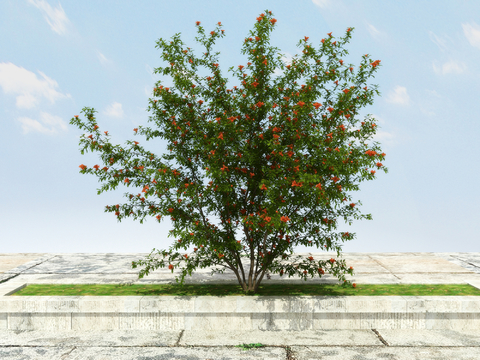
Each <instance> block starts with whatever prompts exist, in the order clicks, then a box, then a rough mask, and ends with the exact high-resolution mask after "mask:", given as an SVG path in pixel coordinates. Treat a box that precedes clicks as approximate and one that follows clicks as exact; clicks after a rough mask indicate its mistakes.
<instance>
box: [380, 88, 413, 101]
mask: <svg viewBox="0 0 480 360" xmlns="http://www.w3.org/2000/svg"><path fill="white" fill-rule="evenodd" d="M385 101H386V102H389V103H393V104H399V105H407V104H408V103H409V102H410V97H409V96H408V94H407V88H405V87H403V86H396V87H395V89H394V90H393V93H392V92H390V94H389V96H388V98H386V99H385Z"/></svg>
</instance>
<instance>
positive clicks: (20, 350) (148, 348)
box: [0, 330, 480, 360]
mask: <svg viewBox="0 0 480 360" xmlns="http://www.w3.org/2000/svg"><path fill="white" fill-rule="evenodd" d="M0 339H1V340H0V357H1V358H2V359H3V358H5V359H12V360H19V359H24V360H34V359H63V360H70V359H95V360H97V359H116V360H124V359H125V360H127V359H128V360H130V359H142V360H143V359H290V360H292V359H297V360H303V359H332V360H333V359H335V360H340V359H352V360H357V359H372V360H373V359H383V358H385V359H398V360H407V359H408V360H410V359H419V360H420V359H422V360H424V359H425V360H430V359H431V360H433V359H435V360H439V359H459V360H467V359H469V360H478V359H480V330H476V331H469V332H458V331H451V330H441V331H440V330H323V331H301V332H298V331H275V332H269V331H260V330H258V331H252V332H244V331H243V332H242V331H236V332H215V331H206V332H202V333H198V332H189V331H180V332H151V331H134V332H132V331H102V332H99V331H91V332H73V331H72V332H62V333H59V332H43V331H0ZM242 344H245V345H249V346H245V347H244V348H241V347H235V346H237V345H242ZM250 344H261V346H262V347H258V348H255V347H252V345H250Z"/></svg>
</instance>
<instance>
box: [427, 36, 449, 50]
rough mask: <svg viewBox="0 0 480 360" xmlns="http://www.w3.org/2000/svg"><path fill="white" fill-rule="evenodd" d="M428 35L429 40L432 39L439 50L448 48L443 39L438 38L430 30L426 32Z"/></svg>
mask: <svg viewBox="0 0 480 360" xmlns="http://www.w3.org/2000/svg"><path fill="white" fill-rule="evenodd" d="M428 36H429V37H430V40H432V42H434V43H435V44H436V45H437V46H438V48H439V49H440V51H442V52H445V50H448V46H447V45H446V44H445V40H444V39H442V38H439V37H438V36H437V35H435V34H434V33H433V32H432V31H429V32H428Z"/></svg>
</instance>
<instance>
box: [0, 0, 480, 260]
mask: <svg viewBox="0 0 480 360" xmlns="http://www.w3.org/2000/svg"><path fill="white" fill-rule="evenodd" d="M293 4H295V5H293ZM265 9H268V10H271V11H272V12H273V14H274V16H275V18H276V19H277V23H276V27H275V30H274V31H273V33H272V34H271V41H270V43H271V45H273V46H276V47H278V48H279V49H280V50H281V53H283V54H285V61H286V62H288V61H289V59H291V57H292V56H293V55H295V54H297V53H300V52H301V50H300V49H299V48H297V47H296V44H297V43H298V41H299V40H300V39H303V38H304V36H308V37H309V38H310V39H309V41H311V42H312V43H313V44H314V45H315V46H316V47H318V46H319V44H320V41H321V39H322V38H325V37H326V36H327V33H329V32H332V36H333V37H334V38H337V39H338V38H340V37H344V36H345V31H346V29H347V28H348V27H354V28H355V30H354V31H353V35H352V38H351V39H350V43H348V44H346V45H345V46H344V48H345V49H346V50H347V51H348V52H349V55H347V56H346V57H344V61H345V62H347V63H352V64H354V65H355V67H356V68H358V66H359V65H360V63H361V60H362V55H364V54H369V55H370V57H371V58H372V59H374V60H377V59H378V60H381V66H380V67H379V70H378V71H377V72H376V73H375V77H371V78H369V79H368V80H367V84H369V85H370V84H372V85H373V84H375V85H378V86H379V88H378V90H379V91H380V93H381V96H377V95H375V97H374V104H373V105H368V106H367V107H364V108H362V109H361V110H360V113H359V115H357V116H356V118H357V119H360V120H362V119H364V118H365V117H366V115H367V114H371V115H372V117H373V118H375V119H376V124H377V125H378V129H377V134H376V135H375V136H374V137H373V139H372V140H370V141H369V142H368V143H369V144H373V142H374V141H376V142H379V143H380V147H381V149H382V151H383V152H385V153H386V157H385V161H382V162H383V164H384V165H385V166H386V167H387V168H388V170H389V172H388V174H386V173H384V172H383V171H377V173H376V174H375V177H376V179H375V180H372V181H363V182H361V183H357V184H358V185H359V187H360V190H359V191H355V192H350V193H349V195H351V197H352V201H354V202H357V201H358V200H360V201H361V203H362V205H361V206H359V209H360V211H361V213H362V214H372V217H373V220H355V219H352V225H349V224H348V223H345V222H344V220H343V218H341V217H340V218H339V219H338V228H337V231H349V232H350V233H355V234H356V238H355V239H353V240H350V241H346V242H344V243H343V248H342V249H343V252H475V251H479V243H480V235H479V232H480V231H479V230H480V221H479V218H480V210H479V206H478V204H477V201H478V200H479V198H480V196H479V195H480V191H479V187H478V186H475V183H477V182H478V178H479V171H478V165H479V160H478V146H477V145H476V144H477V141H478V138H479V136H480V121H479V120H480V119H479V113H478V94H479V93H480V85H479V84H480V68H479V67H478V64H479V63H480V2H478V1H461V0H457V1H442V0H436V1H412V0H410V1H382V0H376V1H372V0H369V1H357V0H352V1H347V0H335V1H333V0H331V1H328V0H313V1H312V0H301V1H300V0H299V1H295V2H292V1H278V0H277V1H259V0H256V1H250V0H249V1H225V0H223V1H182V0H178V1H149V0H142V1H126V0H124V1H121V2H119V1H112V0H102V1H91V0H85V1H60V2H59V1H39V0H3V1H1V2H0V33H1V34H2V40H1V42H0V127H1V132H2V134H4V135H3V136H4V140H3V141H1V142H0V154H1V156H0V239H1V242H0V245H1V247H0V252H2V253H25V252H60V253H78V252H83V253H96V252H112V253H127V252H145V253H149V252H150V251H151V250H152V249H153V248H156V249H168V248H169V247H170V245H172V244H173V243H174V242H175V241H176V237H172V236H171V237H168V235H169V230H171V229H173V222H172V221H171V220H170V218H169V217H165V218H164V219H163V220H162V222H160V223H158V222H157V220H156V219H155V218H154V217H153V216H152V217H147V218H146V221H144V223H143V224H140V222H139V221H134V220H133V218H127V219H124V220H122V222H118V220H117V218H116V216H115V215H114V214H113V213H105V212H104V209H105V206H106V205H113V204H125V203H128V200H127V198H126V197H124V195H123V194H124V193H127V192H128V193H133V194H136V193H140V192H141V188H140V187H139V188H138V191H137V192H134V189H133V188H132V187H129V188H127V187H126V186H123V185H120V186H119V187H118V188H117V189H116V190H113V191H108V192H104V193H102V194H100V195H97V189H99V188H100V187H101V186H102V183H100V182H99V179H98V178H97V177H96V176H94V175H89V174H81V173H80V168H79V165H80V164H85V165H87V166H88V167H92V166H93V165H95V164H99V165H100V166H101V167H103V166H104V164H103V163H102V162H101V158H100V153H97V152H93V153H92V152H88V153H85V155H81V153H80V146H79V140H80V136H81V135H82V134H84V133H85V132H84V131H83V130H81V129H79V128H78V127H76V126H73V125H70V124H69V122H70V119H71V118H72V117H73V116H74V115H81V114H80V111H81V110H82V108H84V107H93V108H95V109H96V110H97V111H98V113H97V114H96V115H97V122H98V125H99V126H100V130H101V131H102V134H103V131H108V132H109V134H110V135H111V137H110V142H111V143H112V144H113V145H121V146H125V145H126V143H125V141H126V140H135V141H139V142H140V143H141V145H142V146H144V147H145V148H147V149H149V150H151V151H152V152H154V153H155V154H157V155H161V154H165V153H166V152H167V151H168V150H167V142H166V141H164V140H161V139H159V138H157V139H153V140H150V141H148V142H147V141H146V138H145V137H144V136H138V135H137V136H134V132H133V129H134V128H136V127H138V126H140V125H142V126H149V127H153V128H155V125H154V124H152V123H151V122H148V121H147V120H148V117H149V116H150V115H151V114H150V113H149V112H147V110H146V108H147V106H148V99H149V98H151V97H152V89H153V87H154V85H155V82H156V81H158V80H162V81H163V84H164V85H165V86H171V85H172V81H171V79H170V78H169V77H166V76H165V77H164V76H160V75H156V74H153V69H154V68H157V67H160V66H165V65H166V64H165V63H164V62H163V60H162V59H161V58H160V55H161V53H160V50H159V49H157V48H155V46H156V41H157V40H158V39H159V38H163V39H165V40H168V39H170V38H171V37H172V36H173V35H174V34H175V33H181V39H182V40H183V42H184V43H185V44H186V46H188V47H191V48H192V49H194V51H196V53H197V54H198V53H199V52H200V51H202V50H203V48H202V46H201V45H200V44H199V43H197V42H196V41H195V39H194V38H195V36H197V34H196V26H195V22H196V21H201V23H202V26H204V27H205V29H206V31H208V32H209V31H211V30H214V29H215V25H216V24H217V22H219V21H221V22H222V25H223V29H224V30H225V34H226V36H225V37H224V38H223V39H218V40H217V42H216V45H215V48H214V50H215V51H220V53H221V55H220V57H219V63H220V68H221V69H222V71H223V74H227V69H228V68H229V67H230V66H237V65H240V64H245V63H246V56H244V55H242V54H241V52H240V49H241V47H242V44H243V39H244V38H245V37H247V36H248V35H249V31H250V30H252V28H253V25H254V23H255V21H256V20H255V19H256V17H258V16H259V14H260V13H262V12H263V11H264V10H265ZM232 79H233V78H232ZM235 81H237V80H234V81H233V83H231V85H232V86H233V85H237V83H236V82H235ZM319 100H321V99H319ZM320 102H321V101H320ZM81 116H82V115H81ZM87 135H88V133H87ZM472 182H473V184H472ZM210 218H211V219H213V221H214V223H215V224H217V225H219V222H218V217H214V216H210ZM239 234H240V233H239ZM242 235H243V234H242ZM239 239H241V237H239ZM295 251H296V252H303V251H307V252H320V251H321V250H320V249H317V248H312V247H303V246H299V247H296V248H295Z"/></svg>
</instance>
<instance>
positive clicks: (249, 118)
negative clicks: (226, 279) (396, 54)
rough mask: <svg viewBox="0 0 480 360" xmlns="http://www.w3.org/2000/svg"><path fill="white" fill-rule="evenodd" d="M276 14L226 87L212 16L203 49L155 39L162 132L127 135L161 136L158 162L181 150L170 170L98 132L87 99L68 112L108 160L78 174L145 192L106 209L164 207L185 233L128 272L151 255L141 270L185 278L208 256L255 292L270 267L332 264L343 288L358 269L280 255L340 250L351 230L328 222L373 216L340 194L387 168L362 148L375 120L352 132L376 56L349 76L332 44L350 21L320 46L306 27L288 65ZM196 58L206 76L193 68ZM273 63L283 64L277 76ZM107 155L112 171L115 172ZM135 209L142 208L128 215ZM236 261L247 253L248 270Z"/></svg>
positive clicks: (154, 211)
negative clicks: (278, 44)
mask: <svg viewBox="0 0 480 360" xmlns="http://www.w3.org/2000/svg"><path fill="white" fill-rule="evenodd" d="M275 22H276V19H274V18H273V17H272V14H271V12H269V11H268V10H267V11H266V12H265V14H261V15H260V17H258V18H257V22H256V23H255V26H254V30H253V31H251V32H250V35H251V36H250V37H248V38H246V39H245V42H244V44H243V48H242V53H243V54H247V56H248V59H249V61H248V63H247V65H246V66H243V65H239V66H238V67H237V68H234V67H231V68H229V71H230V72H232V73H233V75H234V76H235V77H236V78H237V79H238V80H239V81H240V84H241V85H239V86H233V88H231V89H228V86H227V85H226V84H227V83H228V79H227V78H225V77H222V73H221V71H220V67H219V64H218V62H217V61H218V58H217V55H218V54H219V53H216V54H212V46H213V44H214V42H215V40H216V39H217V38H221V37H223V36H225V34H224V30H221V23H218V26H217V27H216V29H215V30H214V31H212V32H210V33H209V34H208V35H207V34H206V33H205V30H204V29H203V27H202V26H200V22H197V24H196V25H197V27H198V34H199V37H197V38H196V40H197V41H198V42H200V43H201V44H203V45H204V46H205V49H206V51H205V52H204V53H203V55H202V56H201V57H196V56H195V55H194V53H193V51H192V50H191V49H190V48H187V47H186V46H185V45H184V44H183V42H182V41H181V40H180V34H176V35H175V36H173V38H172V41H170V42H166V41H164V40H162V39H159V41H158V42H157V47H158V48H160V49H161V50H162V58H163V60H165V61H166V62H167V63H168V65H167V66H166V67H164V68H162V67H160V68H157V69H155V73H161V74H164V75H170V76H172V78H173V80H174V84H175V85H174V87H172V88H168V87H164V86H163V85H161V81H159V82H157V83H156V87H155V88H154V89H153V95H154V96H155V97H157V98H159V100H157V99H150V106H149V107H148V111H151V112H152V113H153V116H152V117H150V118H149V121H152V122H154V123H156V124H157V126H158V128H159V129H160V130H152V129H150V128H148V127H145V128H144V127H142V126H139V128H135V129H134V131H135V134H137V133H139V134H142V135H145V136H146V139H147V141H148V140H149V139H152V138H156V137H162V138H164V139H167V140H168V142H169V146H168V150H169V151H170V152H174V154H168V155H163V159H164V160H172V159H176V161H177V163H178V164H179V165H180V167H179V168H172V166H170V165H167V164H165V163H164V162H162V160H161V159H160V158H158V157H157V156H156V155H154V154H153V153H151V152H149V151H146V150H145V149H144V148H143V147H142V146H140V145H139V143H138V142H137V141H127V143H128V144H130V145H131V147H130V149H128V150H124V149H123V148H119V146H118V145H117V146H112V145H111V144H110V143H108V141H104V140H103V141H102V140H101V139H100V134H99V131H98V125H97V124H96V122H95V117H94V112H95V110H94V109H91V108H84V109H83V110H82V112H83V113H85V115H86V117H87V119H88V122H89V124H88V125H85V124H83V123H82V122H81V121H80V120H79V119H78V116H75V118H72V121H71V122H70V123H71V124H75V125H77V126H79V127H80V128H83V129H86V130H88V131H92V132H93V133H94V134H93V135H90V136H88V137H86V138H85V136H83V139H81V141H80V144H82V143H83V144H84V147H83V150H82V151H81V153H82V154H83V153H84V150H86V149H87V148H88V147H90V150H91V151H93V150H96V151H99V152H101V153H102V160H103V161H104V163H105V164H106V165H108V164H109V165H110V166H111V167H112V168H111V169H109V168H108V167H104V168H103V169H100V167H99V166H98V165H95V166H94V167H93V168H91V169H88V168H87V167H86V166H85V165H81V166H80V167H81V169H82V170H81V171H80V172H81V173H89V174H95V175H97V176H98V177H99V178H100V180H102V181H104V180H107V179H110V180H109V181H108V183H106V184H104V185H103V186H102V188H101V190H99V191H98V194H100V193H101V192H103V191H106V190H109V189H115V188H116V187H117V186H118V184H119V183H120V182H123V184H125V185H127V186H130V185H135V186H140V187H143V190H142V192H143V193H144V195H143V196H142V194H138V195H134V194H125V195H126V196H128V197H129V198H130V204H124V205H121V206H120V205H119V204H117V205H113V206H107V207H106V210H105V211H106V212H107V211H108V212H115V215H116V216H117V218H118V219H119V221H121V219H122V218H124V217H128V216H131V215H133V216H134V218H135V220H136V219H137V218H141V220H140V222H141V223H143V219H144V218H145V216H147V215H149V216H155V218H156V219H157V220H158V221H160V220H161V218H162V216H171V219H172V221H173V222H174V224H175V226H174V230H171V231H170V233H171V234H169V236H179V237H180V239H178V240H177V242H176V243H174V245H172V247H171V248H170V251H168V252H167V251H165V250H163V251H158V255H161V256H163V259H162V258H161V259H158V258H156V257H153V256H152V254H153V252H154V251H155V249H153V251H152V253H150V255H149V256H147V258H146V260H139V261H138V262H132V268H136V267H137V266H139V265H146V268H145V269H143V270H141V271H140V273H139V278H142V277H143V276H144V275H148V274H149V271H150V270H155V269H157V268H158V267H164V266H166V264H167V263H168V264H169V265H168V267H169V269H171V271H172V273H173V270H174V269H175V268H177V267H179V266H180V263H181V262H185V263H186V268H182V269H181V270H182V273H181V281H180V285H183V283H184V278H185V276H186V274H187V273H188V275H191V273H192V270H195V269H196V268H197V267H198V266H200V268H205V267H210V266H212V265H221V266H222V265H223V266H224V269H213V270H212V274H213V273H215V272H220V273H223V272H224V270H225V268H228V269H231V270H232V271H233V272H234V273H235V275H236V277H237V279H238V282H239V284H240V285H241V286H242V288H243V289H244V291H245V292H254V293H255V292H256V291H257V289H258V286H259V285H260V282H261V281H262V278H263V276H264V275H265V273H266V272H267V271H270V272H271V273H279V274H280V275H281V276H283V274H288V276H289V277H291V276H294V275H298V276H300V277H301V278H302V279H304V280H305V281H306V280H307V277H308V275H310V276H311V277H312V278H313V277H314V276H315V275H316V274H318V275H319V276H320V277H321V276H322V275H324V274H325V272H328V273H330V274H333V275H334V276H336V277H338V278H339V279H340V280H343V286H347V285H351V283H350V282H349V281H347V280H345V277H344V274H345V273H349V274H351V275H353V268H352V267H350V268H349V269H348V270H347V268H346V265H345V260H338V261H337V260H335V259H333V258H332V259H330V260H327V261H324V260H319V261H314V259H313V257H309V258H307V259H304V258H302V256H298V257H297V258H296V259H295V260H298V262H292V261H289V259H290V257H291V255H292V252H293V247H294V246H295V245H298V244H301V245H305V246H316V247H317V248H321V249H323V248H325V249H326V250H330V249H335V250H336V252H337V256H340V250H341V246H340V245H339V244H338V242H339V241H346V240H352V239H353V238H354V235H355V234H351V233H348V232H345V233H338V234H336V233H330V231H331V230H335V229H336V220H337V216H343V217H344V219H345V221H349V224H350V225H351V222H350V218H349V216H353V217H354V218H355V219H361V218H365V219H369V220H372V217H371V215H370V214H368V215H366V216H365V215H357V213H356V212H358V211H356V210H357V208H356V205H357V204H355V203H352V202H350V201H351V198H350V197H349V196H348V195H347V194H346V192H347V191H349V190H358V186H357V185H355V184H354V183H355V181H356V180H359V181H362V180H365V179H366V180H373V179H374V174H375V170H371V171H368V167H370V166H375V167H376V168H378V169H380V168H383V169H384V171H385V172H388V169H386V168H384V167H383V165H382V164H381V163H380V162H378V161H379V160H381V159H383V158H384V157H385V154H384V153H382V154H379V153H380V152H381V150H380V149H379V148H378V147H377V146H375V147H373V148H372V149H367V144H366V143H364V142H365V141H366V140H367V139H368V137H369V136H371V135H373V134H375V128H376V124H375V123H374V122H373V120H375V119H371V118H369V119H365V121H364V122H361V126H360V127H359V128H358V129H356V128H355V125H356V123H357V120H355V119H354V116H355V115H356V114H357V113H358V109H359V108H361V107H362V106H364V105H365V104H367V103H368V104H372V103H373V100H372V99H373V93H374V92H376V93H377V95H379V92H378V91H377V90H376V89H375V88H374V90H367V86H365V87H363V88H362V86H363V85H364V84H365V81H366V80H365V79H366V77H367V76H368V75H372V73H373V72H374V71H375V68H376V67H378V65H379V62H380V60H377V61H374V62H371V60H369V59H368V55H364V56H363V60H362V65H361V66H360V69H359V71H358V72H357V76H356V77H355V76H354V72H353V65H350V66H347V65H343V60H342V59H341V58H340V57H341V56H343V55H345V54H348V52H347V51H346V50H342V49H341V45H344V44H345V43H346V42H348V40H349V39H350V37H351V32H352V30H353V28H349V29H347V32H346V36H345V38H343V39H341V40H338V41H333V42H332V40H333V37H332V35H331V34H332V33H329V34H328V37H327V38H326V39H322V41H321V44H320V46H319V49H316V48H314V47H313V45H311V44H309V43H308V42H307V40H308V37H305V38H304V39H302V40H300V41H299V43H298V46H299V47H300V48H301V49H302V53H303V54H302V55H301V56H295V57H294V58H293V60H292V63H291V65H285V64H284V62H283V61H282V55H281V54H279V53H278V49H277V48H274V47H270V46H269V33H270V32H271V31H272V30H273V28H274V26H275ZM327 55H328V59H327V60H326V61H323V62H322V61H321V58H322V56H327ZM200 67H205V68H206V69H207V70H210V71H211V73H212V75H211V76H206V77H200V76H198V75H197V73H198V70H199V68H200ZM275 69H281V70H282V71H283V74H282V75H281V76H277V77H276V78H273V76H272V75H273V73H274V71H275ZM348 81H350V84H353V85H351V86H349V85H348ZM328 83H332V84H335V86H334V88H333V91H332V90H329V89H326V87H325V85H326V84H328ZM300 84H302V85H300ZM337 89H340V91H339V92H338V94H337V95H336V96H335V94H334V93H335V90H337ZM322 96H323V97H324V100H323V101H322V103H320V101H321V100H318V99H319V98H320V97H322ZM105 134H106V135H107V136H108V132H105ZM88 139H90V140H88ZM355 140H358V142H359V144H358V146H356V145H355V144H354V142H355ZM116 164H118V167H119V169H114V168H113V166H114V165H116ZM202 169H204V170H206V175H208V176H209V177H210V179H211V181H209V182H208V185H204V182H203V180H204V177H203V176H202V171H201V170H202ZM357 174H359V175H358V176H357V177H356V178H354V177H353V176H354V175H357ZM206 181H208V177H206ZM347 199H348V201H347ZM344 202H346V204H345V205H343V203H344ZM358 204H361V202H360V201H358ZM134 207H137V208H140V209H137V211H136V212H135V211H134V210H133V209H134ZM334 207H335V209H334ZM337 208H339V210H338V211H335V210H336V209H337ZM209 213H214V214H219V217H220V219H221V223H222V224H221V226H222V228H218V227H217V226H215V225H213V224H211V223H210V222H209V219H208V214H209ZM238 228H239V229H243V232H244V235H245V237H244V238H243V239H241V240H237V239H236V238H235V231H236V229H238ZM335 240H336V241H335ZM190 245H194V246H195V248H194V252H193V253H192V254H190V255H189V254H181V253H180V252H178V251H177V250H180V249H181V248H184V249H185V250H187V248H188V247H189V246H190ZM167 256H168V258H167V261H165V257H167ZM242 257H247V258H249V259H250V271H249V273H248V278H246V277H245V272H244V269H243V265H242V262H241V258H242ZM279 258H281V259H282V260H285V262H281V261H278V259H279ZM301 259H303V261H302V262H300V261H299V260H301ZM175 261H177V263H176V264H175V265H174V264H172V263H174V262H175ZM176 281H177V282H179V280H178V278H176ZM354 285H355V284H354Z"/></svg>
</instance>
